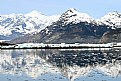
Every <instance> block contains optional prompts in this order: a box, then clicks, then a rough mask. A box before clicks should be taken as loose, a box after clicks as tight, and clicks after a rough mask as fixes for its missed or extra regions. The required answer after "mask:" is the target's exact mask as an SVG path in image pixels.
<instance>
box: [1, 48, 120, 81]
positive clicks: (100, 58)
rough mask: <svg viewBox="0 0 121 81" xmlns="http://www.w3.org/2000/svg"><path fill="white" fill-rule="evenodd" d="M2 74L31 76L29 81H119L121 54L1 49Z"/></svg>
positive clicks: (104, 51)
mask: <svg viewBox="0 0 121 81" xmlns="http://www.w3.org/2000/svg"><path fill="white" fill-rule="evenodd" d="M99 74H100V76H98V75H99ZM3 75H7V76H11V75H12V76H13V77H14V76H17V77H19V78H20V77H23V76H28V77H29V78H31V79H29V80H28V81H34V80H36V81H44V80H46V81H51V80H52V81H68V80H71V81H74V80H75V81H80V80H86V81H90V80H91V79H92V78H89V77H93V80H95V79H96V78H95V77H96V76H98V79H97V80H98V81H99V79H100V80H101V81H102V80H103V78H102V76H105V79H106V80H107V81H120V79H121V77H120V75H121V51H120V49H110V50H103V51H101V50H99V51H93V50H59V49H42V50H40V49H31V50H30V49H27V50H0V78H1V77H3ZM13 77H12V78H13ZM43 77H44V78H43ZM49 77H51V78H49ZM84 77H88V78H84ZM47 78H48V79H47ZM27 79H28V78H27ZM33 79H34V80H33ZM9 80H10V79H9ZM0 81H2V79H0ZM4 81H5V79H4ZM6 81H8V80H6ZM12 81H16V80H15V79H14V80H12ZM17 81H19V80H18V79H17ZM20 81H22V80H20ZM23 81H25V80H24V79H23ZM91 81H92V80H91Z"/></svg>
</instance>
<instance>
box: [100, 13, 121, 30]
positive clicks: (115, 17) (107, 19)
mask: <svg viewBox="0 0 121 81" xmlns="http://www.w3.org/2000/svg"><path fill="white" fill-rule="evenodd" d="M100 21H101V22H102V23H104V24H106V25H109V26H112V28H121V13H118V12H117V11H114V12H110V13H108V14H107V15H105V16H104V17H102V18H101V19H100Z"/></svg>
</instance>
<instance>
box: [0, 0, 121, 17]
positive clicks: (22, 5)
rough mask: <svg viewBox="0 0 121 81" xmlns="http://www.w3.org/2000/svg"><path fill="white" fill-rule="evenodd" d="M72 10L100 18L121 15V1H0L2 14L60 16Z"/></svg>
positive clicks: (0, 12)
mask: <svg viewBox="0 0 121 81" xmlns="http://www.w3.org/2000/svg"><path fill="white" fill-rule="evenodd" d="M70 8H75V9H76V10H77V11H79V12H83V13H87V14H89V15H90V16H92V17H94V18H100V17H102V16H104V15H105V14H107V13H108V12H113V11H118V12H120V13H121V0H0V14H10V13H21V14H25V13H29V12H31V11H33V10H37V11H40V12H42V13H43V14H45V15H60V14H62V13H63V12H65V11H66V10H67V9H70Z"/></svg>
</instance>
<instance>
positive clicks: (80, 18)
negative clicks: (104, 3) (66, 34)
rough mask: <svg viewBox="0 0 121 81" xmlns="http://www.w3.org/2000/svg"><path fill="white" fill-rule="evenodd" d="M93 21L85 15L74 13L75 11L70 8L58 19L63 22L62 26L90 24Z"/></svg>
mask: <svg viewBox="0 0 121 81" xmlns="http://www.w3.org/2000/svg"><path fill="white" fill-rule="evenodd" d="M93 20H94V19H93V18H92V17H90V16H89V15H88V14H86V13H80V12H78V11H76V9H74V8H71V9H69V10H67V11H66V12H65V13H63V14H62V15H61V17H60V21H63V22H64V24H69V23H74V24H76V23H79V22H88V23H90V22H92V21H93Z"/></svg>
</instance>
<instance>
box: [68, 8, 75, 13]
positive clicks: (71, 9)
mask: <svg viewBox="0 0 121 81" xmlns="http://www.w3.org/2000/svg"><path fill="white" fill-rule="evenodd" d="M67 12H71V13H74V12H77V11H76V9H75V8H70V9H69V10H67Z"/></svg>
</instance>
